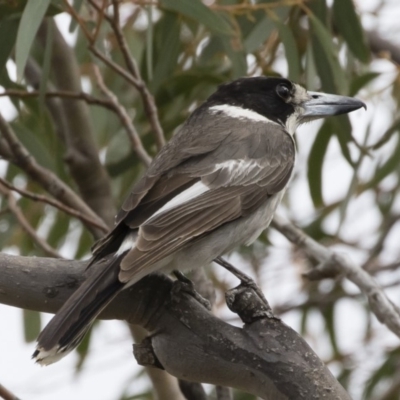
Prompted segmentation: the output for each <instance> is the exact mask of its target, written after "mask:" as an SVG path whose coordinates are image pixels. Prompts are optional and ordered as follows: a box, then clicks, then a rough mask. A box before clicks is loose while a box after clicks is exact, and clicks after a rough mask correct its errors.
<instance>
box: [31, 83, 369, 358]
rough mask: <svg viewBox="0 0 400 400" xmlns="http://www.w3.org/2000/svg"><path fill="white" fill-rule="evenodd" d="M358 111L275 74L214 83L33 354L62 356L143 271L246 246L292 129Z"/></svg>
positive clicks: (276, 195)
mask: <svg viewBox="0 0 400 400" xmlns="http://www.w3.org/2000/svg"><path fill="white" fill-rule="evenodd" d="M361 107H365V105H364V103H362V102H361V101H359V100H356V99H353V98H350V97H343V96H335V95H328V94H325V93H314V92H307V91H306V90H305V89H304V88H302V87H301V86H299V85H297V84H295V83H292V82H290V81H289V80H287V79H282V78H268V77H252V78H242V79H238V80H236V81H233V82H230V83H227V84H224V85H221V86H220V87H219V88H218V90H217V91H216V92H215V93H214V94H213V95H211V96H210V97H209V98H208V100H207V101H206V102H205V103H204V104H202V105H201V106H200V107H199V108H198V109H197V110H195V111H194V112H193V114H192V115H191V116H190V117H189V118H188V120H187V121H186V123H185V124H184V125H183V126H182V128H181V129H180V131H179V133H177V134H176V135H175V136H174V137H173V138H172V139H171V141H170V142H169V143H168V144H167V145H166V146H164V148H163V149H162V150H161V151H160V153H159V154H158V155H157V157H156V158H155V159H154V160H153V162H152V163H151V165H150V167H149V169H148V170H147V172H146V174H145V175H144V177H143V178H142V179H141V180H140V181H139V182H138V183H137V184H136V185H135V187H134V188H133V190H132V192H131V193H130V195H129V196H128V198H127V199H126V200H125V202H124V203H123V205H122V208H121V210H120V211H119V213H118V215H117V217H116V226H115V228H114V229H113V230H112V231H111V232H110V233H109V234H108V235H107V236H106V237H105V238H104V239H102V240H100V241H99V242H98V243H97V244H96V245H95V247H94V249H93V257H92V259H91V261H90V264H89V265H90V271H91V275H90V276H89V277H88V278H87V280H86V281H85V282H84V283H83V284H82V285H81V286H80V287H79V289H78V290H77V291H76V292H75V293H74V294H73V295H72V296H71V297H70V298H69V299H68V301H67V302H66V303H65V304H64V306H63V307H62V308H61V309H60V310H59V311H58V313H57V314H56V315H55V316H54V318H53V319H52V320H51V321H50V322H49V324H48V325H47V326H46V327H45V329H44V330H43V331H42V332H41V334H40V335H39V338H38V344H37V350H36V351H35V353H34V355H33V357H34V358H35V359H36V360H37V362H38V363H40V364H44V365H46V364H51V363H53V362H56V361H58V360H59V359H60V358H62V357H63V356H65V355H66V354H67V353H69V352H70V351H71V350H72V349H73V348H74V347H76V346H77V345H78V343H79V342H80V341H81V339H82V338H83V336H84V334H85V333H86V331H87V330H88V328H89V327H90V326H91V324H92V322H93V320H94V319H95V318H96V317H97V316H98V314H99V313H100V312H101V310H103V309H104V307H106V306H107V304H108V303H109V302H110V301H111V300H112V299H113V298H114V297H115V296H116V295H117V294H118V293H119V292H120V291H121V290H123V289H125V288H126V287H128V286H130V285H132V284H134V283H135V282H137V281H138V280H140V279H141V278H143V277H144V276H146V275H148V274H150V273H152V272H156V271H164V272H165V271H171V270H174V269H179V270H182V269H183V270H185V269H192V268H198V267H201V266H203V265H206V264H208V263H210V262H211V261H212V260H214V259H215V258H217V257H219V256H221V255H222V254H224V253H226V252H229V251H231V250H232V249H234V248H235V247H237V246H239V245H241V244H246V245H249V244H251V243H253V241H254V240H256V239H257V237H258V236H259V235H260V233H261V232H262V231H263V230H264V229H265V228H267V226H268V225H269V224H270V222H271V219H272V217H273V215H274V212H275V209H276V207H277V205H278V204H279V202H280V200H281V199H282V196H283V194H284V192H285V189H286V186H287V184H288V182H289V180H290V177H291V174H292V171H293V166H294V161H295V145H294V141H293V134H294V132H295V129H296V128H297V127H298V126H299V125H300V124H302V123H303V122H307V121H311V120H314V119H317V118H322V117H327V116H330V115H338V114H345V113H349V112H351V111H354V110H357V109H359V108H361Z"/></svg>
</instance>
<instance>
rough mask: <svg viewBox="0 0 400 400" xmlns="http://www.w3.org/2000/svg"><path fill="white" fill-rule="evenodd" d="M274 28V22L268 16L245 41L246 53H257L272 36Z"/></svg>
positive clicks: (255, 26)
mask: <svg viewBox="0 0 400 400" xmlns="http://www.w3.org/2000/svg"><path fill="white" fill-rule="evenodd" d="M274 28H275V26H274V24H273V22H272V20H271V19H270V18H269V17H268V16H267V15H266V16H265V17H264V18H263V19H262V20H261V21H260V22H259V23H257V24H255V25H254V28H253V29H252V31H251V32H250V33H249V34H248V35H247V37H246V38H245V40H244V47H245V49H246V52H248V53H252V52H254V51H256V50H257V49H258V47H259V46H261V45H262V44H263V43H264V42H265V41H266V40H267V38H268V37H269V36H270V35H271V33H272V31H273V29H274Z"/></svg>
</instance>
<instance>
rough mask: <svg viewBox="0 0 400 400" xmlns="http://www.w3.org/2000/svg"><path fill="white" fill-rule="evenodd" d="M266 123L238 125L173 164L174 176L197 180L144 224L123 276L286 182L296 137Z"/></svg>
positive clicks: (239, 213) (126, 278)
mask: <svg viewBox="0 0 400 400" xmlns="http://www.w3.org/2000/svg"><path fill="white" fill-rule="evenodd" d="M262 128H263V127H262V126H260V127H259V129H252V130H249V129H245V128H243V129H242V130H239V129H238V130H237V131H236V132H235V133H232V134H231V135H230V136H229V143H226V146H224V145H223V144H221V145H220V146H218V147H217V148H216V149H215V150H214V151H212V152H209V153H208V154H207V155H205V156H201V157H199V156H197V157H192V158H190V159H188V160H186V161H185V162H183V163H181V164H180V165H178V166H177V167H176V168H175V169H174V173H175V174H177V175H176V176H180V175H182V176H185V177H191V178H192V179H194V180H195V181H189V186H188V188H187V189H186V190H185V191H182V192H180V195H179V196H180V198H178V197H177V198H176V199H175V200H176V201H175V200H174V199H172V200H170V202H169V203H168V202H167V203H165V204H164V206H163V207H161V208H160V209H158V210H157V211H156V212H155V213H154V214H153V215H152V216H150V217H149V218H147V219H146V220H145V221H143V222H142V223H141V224H140V226H139V227H138V228H139V230H138V238H137V240H136V243H135V246H134V248H133V249H132V250H130V251H129V252H128V254H127V255H126V256H125V258H124V259H123V260H122V262H121V272H120V274H119V279H120V280H121V281H123V282H128V281H130V280H131V279H134V277H135V275H137V274H138V275H142V274H143V273H144V272H145V271H146V269H147V267H149V266H150V265H152V264H154V263H156V262H157V261H159V260H161V259H163V258H165V257H167V256H168V255H170V254H173V253H175V252H176V251H178V250H179V249H181V248H182V247H183V246H184V245H186V244H187V243H189V242H190V241H191V240H195V239H196V238H198V237H199V236H201V235H203V234H206V233H208V232H211V231H213V230H215V229H217V228H218V227H220V226H222V225H223V224H225V223H227V222H230V221H233V220H235V219H237V218H240V217H243V216H246V215H248V214H249V213H250V212H252V211H254V210H255V209H257V208H258V207H260V206H261V205H262V204H263V203H264V202H265V201H266V199H267V198H268V196H270V195H273V194H275V193H277V192H279V191H280V190H282V189H283V188H284V187H285V185H286V184H287V182H288V180H289V179H290V176H291V172H292V169H293V164H294V144H293V140H292V138H291V137H290V136H289V135H288V134H287V133H286V132H285V131H283V129H282V128H281V127H275V126H274V127H273V129H268V131H267V132H266V131H265V127H264V129H262ZM166 179H168V178H166ZM174 201H175V203H174ZM126 222H128V224H129V221H126ZM132 227H133V226H132Z"/></svg>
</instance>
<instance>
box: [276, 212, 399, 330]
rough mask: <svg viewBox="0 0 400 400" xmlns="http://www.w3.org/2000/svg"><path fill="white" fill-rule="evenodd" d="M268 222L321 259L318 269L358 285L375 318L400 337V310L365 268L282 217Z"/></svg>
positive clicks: (313, 255)
mask: <svg viewBox="0 0 400 400" xmlns="http://www.w3.org/2000/svg"><path fill="white" fill-rule="evenodd" d="M271 225H272V226H273V227H274V228H275V229H277V230H278V231H279V232H280V233H282V234H283V235H284V236H285V237H286V238H287V239H289V240H290V241H291V242H292V243H294V244H296V245H297V246H298V247H300V248H302V249H304V250H305V251H306V252H307V253H308V254H309V255H311V256H312V257H313V258H315V259H316V260H317V261H319V262H320V263H321V264H320V265H319V266H318V270H319V271H320V272H322V273H325V272H326V271H327V270H329V271H330V272H332V271H333V272H336V273H342V274H343V275H344V276H346V278H347V279H349V280H350V281H351V282H353V283H354V284H355V285H356V286H358V288H359V289H360V290H361V292H363V293H364V294H365V295H366V296H367V298H368V301H369V304H370V307H371V310H372V312H373V313H374V314H375V315H376V317H377V318H378V320H379V321H381V322H382V323H383V324H385V325H386V326H387V327H388V328H389V329H390V330H391V331H392V332H393V333H395V334H396V335H397V336H399V337H400V310H399V308H398V307H397V306H396V305H395V304H394V303H393V302H392V301H391V300H390V299H389V298H388V297H387V296H386V294H385V292H384V291H383V289H382V288H381V287H380V285H379V284H378V283H377V282H376V281H375V279H374V278H373V277H372V276H371V275H370V274H368V272H366V271H364V270H363V269H362V268H361V267H360V266H359V265H357V264H355V263H353V262H352V261H351V260H350V259H348V258H347V257H344V256H343V255H340V254H338V253H336V252H334V251H332V250H330V249H328V248H326V247H325V246H322V245H321V244H319V243H318V242H316V241H315V240H314V239H312V238H311V237H310V236H308V235H306V234H305V233H304V232H303V231H302V230H301V229H299V228H297V227H296V226H294V225H293V224H291V223H289V222H286V221H284V219H283V218H281V217H279V216H275V217H274V219H273V222H272V224H271Z"/></svg>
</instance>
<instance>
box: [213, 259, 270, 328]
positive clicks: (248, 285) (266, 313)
mask: <svg viewBox="0 0 400 400" xmlns="http://www.w3.org/2000/svg"><path fill="white" fill-rule="evenodd" d="M214 262H216V263H217V264H219V265H221V266H222V267H224V268H225V269H226V270H228V271H229V272H231V273H232V274H233V275H235V276H236V278H238V279H239V280H240V285H239V286H238V287H236V288H234V289H231V290H229V291H228V292H227V293H226V300H227V304H228V307H229V308H230V309H231V310H232V311H234V312H237V313H238V314H240V316H241V318H242V319H243V320H244V321H245V322H249V321H253V320H254V319H257V318H260V317H268V318H275V316H274V314H273V312H272V309H271V307H270V305H269V303H268V300H267V299H266V298H265V296H264V293H263V292H262V290H261V289H260V288H259V287H258V286H257V284H256V283H255V282H254V280H253V279H252V278H251V277H250V276H248V275H246V274H245V273H244V272H242V271H239V270H238V269H237V268H236V267H234V266H233V265H232V264H230V263H229V262H228V261H226V260H224V259H223V258H222V257H218V258H216V259H215V260H214ZM249 289H250V292H253V293H255V294H256V296H257V297H258V300H256V299H255V302H254V304H253V305H252V306H250V307H247V306H249V304H248V305H247V306H246V307H244V309H243V310H242V311H243V313H242V312H240V311H239V309H241V308H242V306H240V307H239V306H238V304H236V305H235V304H234V303H236V300H237V299H238V298H239V297H243V296H244V298H246V297H247V296H246V295H245V292H248V291H249ZM239 295H240V296H239ZM247 300H249V298H248V297H247ZM257 304H258V305H257ZM245 314H249V315H245Z"/></svg>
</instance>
